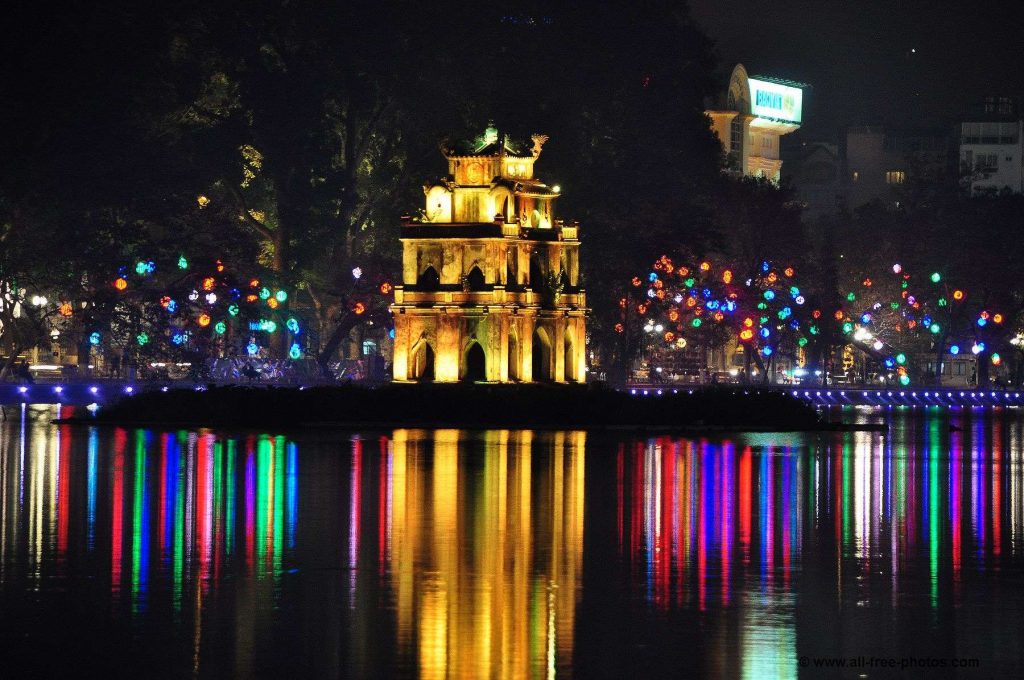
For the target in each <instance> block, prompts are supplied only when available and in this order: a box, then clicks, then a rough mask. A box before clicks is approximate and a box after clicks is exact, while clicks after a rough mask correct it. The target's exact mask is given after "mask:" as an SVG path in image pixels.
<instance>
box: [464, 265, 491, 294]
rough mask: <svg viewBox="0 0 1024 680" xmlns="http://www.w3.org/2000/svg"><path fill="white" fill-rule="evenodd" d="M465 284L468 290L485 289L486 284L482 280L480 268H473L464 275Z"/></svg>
mask: <svg viewBox="0 0 1024 680" xmlns="http://www.w3.org/2000/svg"><path fill="white" fill-rule="evenodd" d="M466 283H467V285H468V286H469V289H470V290H484V289H486V288H487V282H486V280H485V279H484V273H483V272H482V271H480V267H477V266H475V265H474V266H473V268H472V269H470V270H469V273H468V274H466Z"/></svg>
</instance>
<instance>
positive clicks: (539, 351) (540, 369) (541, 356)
mask: <svg viewBox="0 0 1024 680" xmlns="http://www.w3.org/2000/svg"><path fill="white" fill-rule="evenodd" d="M554 377H555V376H554V371H553V370H552V367H551V338H550V337H549V336H548V332H547V331H546V330H544V329H543V328H538V329H536V330H534V331H533V380H534V382H551V381H552V380H554Z"/></svg>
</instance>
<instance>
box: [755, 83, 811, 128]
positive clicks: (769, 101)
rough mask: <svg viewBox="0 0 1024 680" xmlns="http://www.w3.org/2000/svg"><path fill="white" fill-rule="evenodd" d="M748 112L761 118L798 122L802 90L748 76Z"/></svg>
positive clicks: (802, 96) (801, 105)
mask: <svg viewBox="0 0 1024 680" xmlns="http://www.w3.org/2000/svg"><path fill="white" fill-rule="evenodd" d="M747 82H749V83H750V112H751V113H752V114H754V115H755V116H760V117H762V118H775V119H778V120H785V121H790V122H792V123H799V122H800V113H801V109H802V108H803V100H804V92H803V90H801V89H800V88H799V87H790V86H789V85H780V84H778V83H771V82H768V81H767V80H758V79H756V78H749V79H748V81H747Z"/></svg>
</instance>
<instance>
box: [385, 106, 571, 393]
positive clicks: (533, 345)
mask: <svg viewBox="0 0 1024 680" xmlns="http://www.w3.org/2000/svg"><path fill="white" fill-rule="evenodd" d="M547 139H548V138H547V137H546V136H543V135H533V136H532V138H531V140H530V141H529V142H524V143H518V142H515V141H513V140H511V139H509V138H508V137H507V136H500V135H499V134H498V131H497V129H496V128H495V127H494V126H493V125H489V126H488V128H487V129H486V130H485V132H484V134H483V135H482V136H481V137H478V138H477V139H474V140H465V141H459V142H449V141H447V140H446V141H444V142H443V143H442V145H441V151H442V153H443V154H444V156H445V158H446V159H447V160H448V174H447V176H445V177H443V178H441V179H439V180H437V181H435V182H430V183H428V184H426V185H425V186H424V187H423V190H424V193H425V194H426V205H425V208H424V209H423V211H422V212H421V214H420V216H419V217H418V218H413V217H403V218H402V225H401V240H402V283H401V285H397V286H395V303H394V305H392V313H393V315H394V320H395V343H394V361H393V371H394V379H395V380H396V381H400V382H407V381H410V382H411V381H423V380H434V381H437V382H456V381H460V380H475V381H487V382H502V383H504V382H584V381H585V380H586V370H587V368H586V313H587V309H586V293H585V291H584V290H583V289H582V288H580V263H579V246H580V243H579V224H578V223H576V222H573V223H571V224H565V223H563V222H562V220H559V219H555V216H554V204H555V200H556V199H557V198H558V196H559V187H558V186H557V185H556V186H552V187H549V186H547V185H546V184H544V183H543V182H541V181H539V180H537V179H535V178H534V163H535V162H536V161H537V158H538V157H539V156H540V153H541V148H542V147H543V145H544V143H545V142H546V141H547Z"/></svg>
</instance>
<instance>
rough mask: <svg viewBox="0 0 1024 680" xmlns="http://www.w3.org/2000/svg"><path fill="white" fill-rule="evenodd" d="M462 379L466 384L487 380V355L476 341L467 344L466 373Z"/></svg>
mask: <svg viewBox="0 0 1024 680" xmlns="http://www.w3.org/2000/svg"><path fill="white" fill-rule="evenodd" d="M462 379H463V380H465V381H466V382H478V381H483V380H487V355H486V354H484V348H483V347H481V346H480V343H478V342H476V341H474V342H471V343H469V347H467V348H466V371H465V373H463V375H462Z"/></svg>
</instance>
